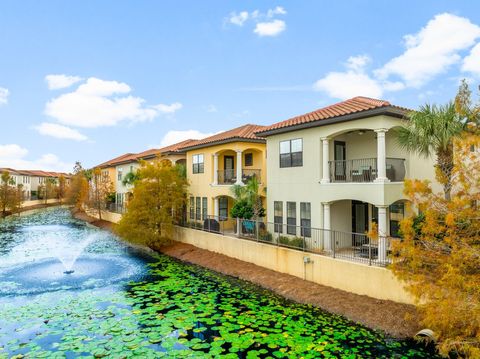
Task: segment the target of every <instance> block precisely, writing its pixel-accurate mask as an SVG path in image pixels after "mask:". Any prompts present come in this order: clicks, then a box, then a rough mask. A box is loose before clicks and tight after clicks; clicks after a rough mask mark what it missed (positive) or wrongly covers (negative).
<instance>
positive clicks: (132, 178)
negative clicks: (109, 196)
mask: <svg viewBox="0 0 480 359" xmlns="http://www.w3.org/2000/svg"><path fill="white" fill-rule="evenodd" d="M137 180H138V173H137V172H128V173H127V174H126V175H125V177H123V180H122V184H123V185H124V186H127V185H130V186H133V185H134V184H135V182H136V181H137Z"/></svg>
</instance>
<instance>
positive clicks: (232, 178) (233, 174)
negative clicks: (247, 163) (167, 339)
mask: <svg viewBox="0 0 480 359" xmlns="http://www.w3.org/2000/svg"><path fill="white" fill-rule="evenodd" d="M261 172H262V171H261V170H257V169H243V170H242V183H246V182H248V181H249V180H250V179H251V178H253V177H256V178H257V180H258V181H259V182H260V181H261ZM217 183H218V184H219V185H233V184H236V183H237V170H236V169H230V170H219V171H217Z"/></svg>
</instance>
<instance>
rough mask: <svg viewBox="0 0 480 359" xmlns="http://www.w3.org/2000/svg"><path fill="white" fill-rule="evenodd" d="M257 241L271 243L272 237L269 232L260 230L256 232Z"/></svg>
mask: <svg viewBox="0 0 480 359" xmlns="http://www.w3.org/2000/svg"><path fill="white" fill-rule="evenodd" d="M258 239H259V240H261V241H263V242H271V241H272V240H273V235H272V234H271V233H270V232H269V231H267V230H265V229H261V230H260V231H259V232H258Z"/></svg>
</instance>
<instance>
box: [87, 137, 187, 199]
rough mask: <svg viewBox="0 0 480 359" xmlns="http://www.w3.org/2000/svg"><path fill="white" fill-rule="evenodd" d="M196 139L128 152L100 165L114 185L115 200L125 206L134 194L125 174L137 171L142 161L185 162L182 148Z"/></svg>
mask: <svg viewBox="0 0 480 359" xmlns="http://www.w3.org/2000/svg"><path fill="white" fill-rule="evenodd" d="M193 142H194V140H185V141H182V142H179V143H175V144H173V145H170V146H166V147H162V148H158V149H155V148H154V149H149V150H146V151H143V152H140V153H126V154H123V155H121V156H119V157H116V158H114V159H112V160H109V161H107V162H104V163H102V164H100V165H98V166H96V167H97V168H100V169H101V170H102V175H104V176H108V178H109V179H110V181H111V182H112V183H113V185H114V189H115V201H116V204H117V205H119V206H124V205H125V204H126V203H127V202H128V201H129V199H130V197H131V195H132V190H133V185H132V184H129V183H124V180H125V176H126V175H127V174H128V173H130V172H132V173H135V172H136V171H137V170H138V168H139V167H140V161H141V160H144V161H154V160H168V161H170V162H171V163H172V165H175V164H185V161H186V160H185V152H184V151H183V150H181V149H180V148H181V147H182V146H185V145H188V144H191V143H193Z"/></svg>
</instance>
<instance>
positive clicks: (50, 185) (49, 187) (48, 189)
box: [41, 178, 57, 204]
mask: <svg viewBox="0 0 480 359" xmlns="http://www.w3.org/2000/svg"><path fill="white" fill-rule="evenodd" d="M41 189H42V191H43V199H44V200H45V204H47V203H48V199H49V198H53V197H55V195H56V192H57V182H56V181H55V178H47V179H46V180H45V185H44V186H42V187H41Z"/></svg>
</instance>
